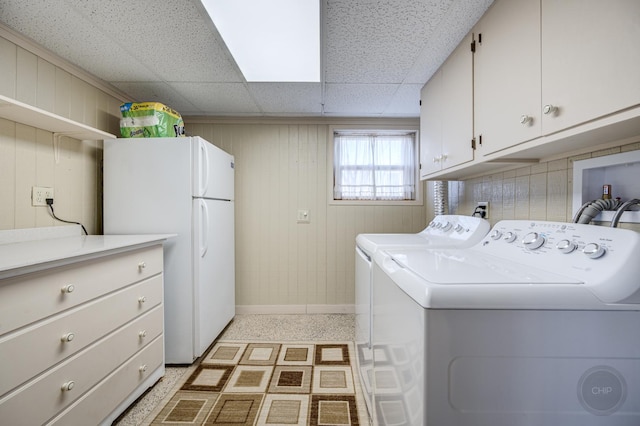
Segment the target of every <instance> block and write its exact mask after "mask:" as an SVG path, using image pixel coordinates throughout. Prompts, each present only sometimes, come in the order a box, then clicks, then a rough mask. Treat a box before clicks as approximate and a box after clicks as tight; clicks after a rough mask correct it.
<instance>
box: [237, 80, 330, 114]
mask: <svg viewBox="0 0 640 426" xmlns="http://www.w3.org/2000/svg"><path fill="white" fill-rule="evenodd" d="M248 87H249V90H250V92H251V94H252V96H253V98H254V99H255V100H256V103H257V104H258V105H259V106H260V109H261V110H262V111H267V112H268V113H273V114H278V115H285V114H291V115H300V114H313V115H319V114H321V113H322V87H321V85H320V83H249V84H248Z"/></svg>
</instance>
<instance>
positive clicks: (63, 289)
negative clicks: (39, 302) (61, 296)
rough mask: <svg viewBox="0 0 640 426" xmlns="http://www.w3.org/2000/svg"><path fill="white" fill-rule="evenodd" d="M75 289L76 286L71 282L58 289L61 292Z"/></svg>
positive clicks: (69, 291)
mask: <svg viewBox="0 0 640 426" xmlns="http://www.w3.org/2000/svg"><path fill="white" fill-rule="evenodd" d="M75 289H76V287H75V286H74V285H73V284H67V285H65V286H64V287H62V288H61V289H60V291H61V292H62V293H73V290H75Z"/></svg>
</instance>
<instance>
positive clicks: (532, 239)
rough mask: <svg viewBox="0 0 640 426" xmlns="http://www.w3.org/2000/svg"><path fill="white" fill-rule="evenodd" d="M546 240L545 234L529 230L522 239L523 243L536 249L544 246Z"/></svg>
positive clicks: (528, 247) (531, 248) (530, 248)
mask: <svg viewBox="0 0 640 426" xmlns="http://www.w3.org/2000/svg"><path fill="white" fill-rule="evenodd" d="M545 241H546V240H545V238H544V235H540V234H538V233H537V232H529V233H528V234H527V235H525V236H524V238H523V239H522V244H524V246H525V248H527V249H529V250H536V249H539V248H540V247H542V246H543V245H544V243H545Z"/></svg>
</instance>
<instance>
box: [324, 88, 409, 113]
mask: <svg viewBox="0 0 640 426" xmlns="http://www.w3.org/2000/svg"><path fill="white" fill-rule="evenodd" d="M397 89H398V85H397V84H327V85H326V87H325V105H324V111H325V114H327V115H343V116H349V115H352V116H359V115H361V116H374V115H381V114H382V113H383V112H384V110H385V109H386V107H387V105H388V104H389V102H390V101H391V99H392V97H393V94H394V93H395V92H396V90H397Z"/></svg>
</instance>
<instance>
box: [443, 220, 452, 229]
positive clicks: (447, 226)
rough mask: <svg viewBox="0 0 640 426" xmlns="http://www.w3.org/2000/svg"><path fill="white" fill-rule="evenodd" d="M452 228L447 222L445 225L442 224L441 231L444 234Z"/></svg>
mask: <svg viewBox="0 0 640 426" xmlns="http://www.w3.org/2000/svg"><path fill="white" fill-rule="evenodd" d="M452 227H453V225H452V224H451V222H449V221H446V222H445V223H443V224H442V230H443V231H445V232H446V231H448V230H449V229H451V228H452Z"/></svg>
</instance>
